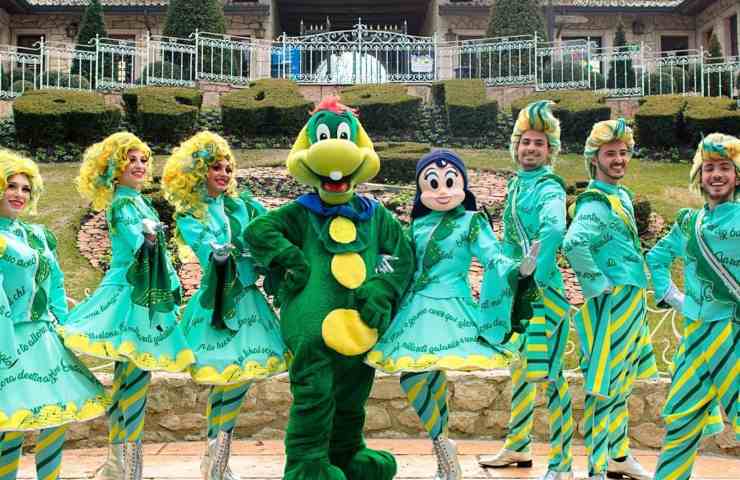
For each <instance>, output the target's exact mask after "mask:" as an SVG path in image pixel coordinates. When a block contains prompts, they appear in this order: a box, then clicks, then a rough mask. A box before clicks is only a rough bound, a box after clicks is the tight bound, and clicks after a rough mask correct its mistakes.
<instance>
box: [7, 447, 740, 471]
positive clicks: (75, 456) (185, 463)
mask: <svg viewBox="0 0 740 480" xmlns="http://www.w3.org/2000/svg"><path fill="white" fill-rule="evenodd" d="M368 443H369V445H370V446H371V447H372V448H383V449H387V450H390V451H392V452H393V453H394V454H395V455H396V458H397V460H398V464H399V472H398V476H397V477H396V479H397V480H411V479H431V478H432V477H433V474H434V471H435V469H436V461H435V459H434V457H433V456H432V454H431V444H430V443H429V442H428V441H426V440H416V439H415V440H408V439H395V440H381V439H376V440H370V441H369V442H368ZM458 445H459V447H460V454H461V463H462V465H463V470H464V472H465V479H468V480H472V479H479V478H483V479H492V478H494V479H532V478H539V477H540V476H541V475H543V473H544V471H545V466H546V465H547V446H546V445H544V444H536V445H535V447H534V454H535V462H534V463H535V464H534V467H533V468H522V469H516V468H505V469H482V468H480V467H479V466H478V458H479V457H481V456H482V455H489V454H493V453H495V452H497V451H498V449H499V448H500V447H501V445H502V443H501V442H500V441H495V442H494V441H474V440H461V441H459V442H458ZM202 452H203V443H200V442H197V443H196V442H190V443H165V444H150V445H146V446H145V449H144V453H145V466H144V477H145V478H146V479H167V480H185V479H198V478H200V474H199V472H198V466H199V462H200V456H201V454H202ZM573 453H574V455H575V456H576V458H575V473H576V478H583V477H585V476H586V472H585V468H586V457H585V450H584V448H583V446H580V445H579V446H576V447H574V452H573ZM633 453H634V455H635V456H637V458H638V459H639V460H640V462H641V463H642V464H643V465H644V466H645V467H646V468H647V469H648V470H650V471H652V470H653V469H654V468H655V462H656V460H657V455H658V452H655V451H650V450H636V451H634V452H633ZM105 454H106V452H105V450H104V449H102V448H94V449H93V448H91V449H84V450H68V451H66V452H65V457H64V464H63V468H62V478H64V479H76V480H79V479H90V478H92V477H93V473H94V472H95V469H96V467H97V466H98V465H100V463H101V462H102V461H103V459H104V457H105ZM283 462H284V457H283V443H282V442H281V441H277V440H265V441H254V440H251V441H240V442H235V444H234V447H233V457H232V462H231V466H232V469H233V470H234V471H235V473H237V474H239V475H240V476H241V478H242V479H243V480H274V479H280V478H282V475H281V473H282V469H283ZM19 478H21V479H33V478H35V475H34V471H33V457H32V456H30V455H26V456H24V457H23V461H22V464H21V474H20V476H19ZM692 479H693V480H737V479H740V459H738V458H727V457H715V456H702V457H700V458H698V459H697V462H696V468H695V469H694V476H693V477H692Z"/></svg>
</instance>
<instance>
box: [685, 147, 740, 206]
mask: <svg viewBox="0 0 740 480" xmlns="http://www.w3.org/2000/svg"><path fill="white" fill-rule="evenodd" d="M708 159H727V160H730V161H732V163H734V164H735V172H736V173H737V175H740V139H737V138H736V137H733V136H732V135H726V134H724V133H711V134H709V135H707V136H706V137H705V138H703V139H702V141H701V142H699V147H698V148H697V149H696V154H694V161H693V165H692V166H691V173H689V189H690V190H691V191H692V192H694V193H696V194H698V195H702V196H705V195H704V191H703V190H702V188H701V166H702V165H703V164H704V160H708ZM739 196H740V187H735V196H734V200H737V199H738V197H739Z"/></svg>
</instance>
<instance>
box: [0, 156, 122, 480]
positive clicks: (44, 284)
mask: <svg viewBox="0 0 740 480" xmlns="http://www.w3.org/2000/svg"><path fill="white" fill-rule="evenodd" d="M42 190H43V182H42V180H41V175H40V174H39V169H38V167H37V166H36V164H35V163H33V161H31V160H30V159H28V158H25V157H21V156H20V155H18V154H16V153H13V152H10V151H8V150H0V315H2V321H1V322H0V480H15V478H16V477H17V475H18V466H19V463H20V459H21V450H22V447H23V440H24V436H25V432H27V431H32V430H39V431H40V432H39V436H38V438H37V440H36V474H37V478H38V479H39V480H57V479H59V478H61V463H62V447H63V445H64V435H65V432H66V430H67V424H69V423H71V422H82V421H87V420H91V419H93V418H95V417H99V416H101V415H103V414H104V413H105V409H106V407H107V406H108V405H109V404H110V399H109V398H108V397H106V395H105V393H104V391H103V386H102V385H101V384H100V382H98V381H97V380H96V379H95V376H94V375H93V374H92V373H91V372H90V371H89V370H88V369H87V368H86V367H85V366H84V365H83V364H82V362H80V361H79V360H78V359H77V358H76V357H75V356H74V354H73V353H72V352H70V351H69V350H68V349H67V348H65V347H64V345H63V343H62V341H61V339H60V338H59V337H58V336H57V333H56V332H55V330H54V325H55V324H57V323H59V322H64V321H65V320H66V318H67V301H66V295H65V293H64V275H63V274H62V271H61V269H60V268H59V261H58V259H57V252H56V243H57V242H56V238H55V237H54V235H53V234H52V233H51V232H50V231H49V230H47V229H46V228H44V227H43V226H41V225H35V224H30V223H26V222H23V221H21V220H20V219H18V216H19V215H21V214H27V213H31V214H34V213H36V204H37V202H38V200H39V197H40V195H41V192H42Z"/></svg>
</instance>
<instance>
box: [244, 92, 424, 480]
mask: <svg viewBox="0 0 740 480" xmlns="http://www.w3.org/2000/svg"><path fill="white" fill-rule="evenodd" d="M287 167H288V171H289V173H290V174H291V175H292V176H293V177H295V178H296V179H297V180H298V181H299V182H301V183H304V184H306V185H309V186H311V187H313V188H314V189H315V192H314V193H310V194H305V195H302V196H300V197H299V198H298V199H296V200H295V201H293V202H290V203H288V204H286V205H284V206H282V207H280V208H278V209H276V210H272V211H270V212H269V213H267V214H266V215H264V216H261V217H258V218H257V219H255V220H254V221H253V222H252V223H251V224H250V225H249V227H248V228H247V231H246V240H247V242H248V244H249V246H250V250H251V252H252V255H253V256H254V257H255V259H256V260H257V262H258V263H260V264H261V265H262V266H263V267H267V268H268V269H269V271H270V277H271V278H273V279H277V281H275V282H270V283H271V284H272V286H271V288H272V290H273V291H274V292H276V303H277V305H279V306H280V307H281V312H280V327H281V331H282V335H283V339H284V340H285V343H286V344H287V346H288V348H290V350H291V351H292V353H293V362H292V365H291V367H290V386H291V391H292V393H293V405H292V407H291V410H290V419H289V422H288V431H287V433H286V438H285V447H286V456H287V463H286V466H285V475H284V479H286V480H345V479H347V480H390V479H392V478H393V477H394V475H395V474H396V468H397V467H396V461H395V459H394V458H393V456H392V455H391V454H390V453H388V452H383V451H375V450H371V449H369V448H367V446H366V445H365V441H364V438H363V434H362V430H363V425H364V423H365V403H366V402H367V398H368V396H369V394H370V389H371V387H372V383H373V378H374V373H375V370H374V369H372V368H371V367H369V366H368V365H366V364H365V363H364V362H363V360H364V354H365V352H367V351H368V350H369V349H370V348H371V347H372V346H373V345H374V344H375V342H376V341H377V339H378V336H379V335H382V333H383V332H384V331H385V330H386V329H387V328H388V325H389V323H390V321H391V319H392V318H393V313H394V310H395V307H396V304H397V302H398V301H399V300H400V297H401V295H402V294H403V292H404V290H405V289H406V287H407V284H408V282H409V280H410V278H411V276H412V272H413V268H414V265H413V263H414V261H413V253H412V250H411V246H410V244H409V243H408V240H407V239H406V237H405V236H404V233H403V230H402V228H401V225H400V224H399V223H398V221H397V220H396V219H395V218H394V217H393V215H392V214H391V213H390V212H389V211H388V210H386V209H385V208H384V207H383V206H382V205H380V204H379V203H378V202H376V201H374V200H371V199H369V198H367V197H364V196H361V195H358V194H356V193H355V191H354V190H355V187H356V186H357V185H358V184H360V183H362V182H366V181H367V180H369V179H371V178H372V177H374V176H375V175H376V174H377V173H378V170H379V169H380V159H379V158H378V155H377V154H376V153H375V150H374V149H373V144H372V141H371V140H370V138H369V137H368V135H367V133H366V132H365V130H364V128H363V127H362V125H361V124H360V122H359V121H358V119H357V117H356V116H355V113H354V111H352V110H350V109H349V108H348V107H346V106H344V105H342V104H341V103H339V102H338V99H337V98H336V97H329V98H326V99H324V100H323V101H322V102H321V103H320V104H319V105H318V107H316V109H315V110H314V112H313V113H312V114H311V117H310V119H309V120H308V123H307V124H306V126H305V127H304V128H303V129H302V130H301V133H300V134H299V135H298V138H297V140H296V142H295V144H294V145H293V149H292V150H291V152H290V154H289V156H288V160H287Z"/></svg>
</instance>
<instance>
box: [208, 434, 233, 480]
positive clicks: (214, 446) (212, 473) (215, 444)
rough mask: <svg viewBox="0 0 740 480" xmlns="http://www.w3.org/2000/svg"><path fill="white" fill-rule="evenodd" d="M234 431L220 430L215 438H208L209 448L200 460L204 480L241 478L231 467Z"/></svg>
mask: <svg viewBox="0 0 740 480" xmlns="http://www.w3.org/2000/svg"><path fill="white" fill-rule="evenodd" d="M232 437H233V433H232V432H218V436H217V437H216V438H214V439H213V440H210V439H209V440H208V448H207V449H206V453H205V454H204V455H203V459H202V460H201V462H200V473H201V475H203V480H241V479H240V478H239V477H238V476H237V475H235V474H234V472H232V471H231V468H229V457H230V456H231V440H232Z"/></svg>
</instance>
